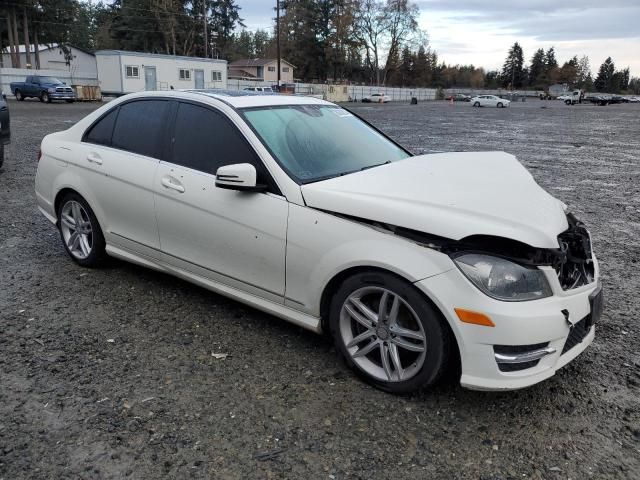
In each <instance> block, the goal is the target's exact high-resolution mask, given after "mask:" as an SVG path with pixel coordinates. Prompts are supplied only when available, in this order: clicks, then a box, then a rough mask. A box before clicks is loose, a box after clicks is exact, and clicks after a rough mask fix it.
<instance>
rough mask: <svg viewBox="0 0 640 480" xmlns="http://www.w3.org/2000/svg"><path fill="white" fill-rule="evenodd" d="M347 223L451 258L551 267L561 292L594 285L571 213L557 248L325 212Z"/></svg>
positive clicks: (583, 232) (586, 243) (587, 247)
mask: <svg viewBox="0 0 640 480" xmlns="http://www.w3.org/2000/svg"><path fill="white" fill-rule="evenodd" d="M326 213H330V214H332V215H336V216H339V217H342V218H345V219H347V220H351V221H356V222H358V223H362V224H366V225H369V226H371V227H373V228H375V229H376V230H380V231H383V232H387V233H391V234H393V235H397V236H399V237H404V238H406V239H408V240H411V241H414V242H416V243H418V244H420V245H422V246H424V247H427V248H432V249H435V250H438V251H441V252H442V253H445V254H447V255H450V256H455V255H456V254H458V253H461V252H465V253H469V252H477V253H488V254H491V255H495V256H499V257H504V258H506V259H509V260H512V261H514V262H517V263H520V264H521V265H527V266H532V267H533V266H552V267H553V268H554V270H555V271H556V273H557V274H558V279H559V281H560V285H561V286H562V289H563V290H571V289H573V288H578V287H580V286H582V285H587V284H589V283H591V282H593V280H594V277H595V269H594V264H593V257H592V251H591V236H590V235H589V231H588V230H587V229H586V227H585V225H584V224H583V223H582V222H581V221H579V220H578V219H577V218H576V217H575V216H574V215H573V214H572V213H568V214H567V222H568V224H569V228H568V229H567V230H565V231H564V232H562V233H561V234H560V235H558V248H557V249H550V248H549V249H546V248H535V247H531V246H530V245H526V244H524V243H522V242H518V241H516V240H511V239H509V238H503V237H494V236H489V235H472V236H469V237H466V238H463V239H462V240H452V239H449V238H444V237H440V236H437V235H432V234H429V233H423V232H418V231H415V230H411V229H408V228H404V227H398V226H395V225H389V224H386V223H380V222H376V221H372V220H366V219H362V218H356V217H351V216H348V215H342V214H337V213H334V212H326Z"/></svg>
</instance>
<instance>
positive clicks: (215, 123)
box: [171, 103, 264, 183]
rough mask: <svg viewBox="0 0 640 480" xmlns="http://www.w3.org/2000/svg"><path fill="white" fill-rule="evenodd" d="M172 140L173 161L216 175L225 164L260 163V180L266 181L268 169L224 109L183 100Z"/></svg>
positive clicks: (257, 164)
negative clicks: (213, 108) (265, 171)
mask: <svg viewBox="0 0 640 480" xmlns="http://www.w3.org/2000/svg"><path fill="white" fill-rule="evenodd" d="M172 143H173V152H172V155H171V158H172V160H171V161H172V163H175V164H177V165H182V166H185V167H188V168H191V169H194V170H199V171H201V172H205V173H210V174H212V175H215V173H216V171H217V170H218V168H219V167H222V166H224V165H232V164H234V163H250V164H251V165H253V166H255V167H256V170H257V172H258V177H259V178H258V181H259V183H262V182H264V169H263V166H262V163H261V162H260V161H259V159H258V158H257V155H256V153H255V152H254V150H253V148H252V147H251V146H250V145H249V144H248V143H247V141H246V140H245V139H244V137H243V136H242V134H241V133H240V131H239V130H238V129H237V127H236V126H235V125H233V124H232V123H231V122H230V121H229V120H228V119H227V118H226V117H225V116H224V115H223V114H221V113H218V112H215V111H213V110H211V109H209V108H206V107H201V106H198V105H193V104H190V103H181V104H180V105H179V106H178V112H177V114H176V121H175V128H174V135H173V142H172Z"/></svg>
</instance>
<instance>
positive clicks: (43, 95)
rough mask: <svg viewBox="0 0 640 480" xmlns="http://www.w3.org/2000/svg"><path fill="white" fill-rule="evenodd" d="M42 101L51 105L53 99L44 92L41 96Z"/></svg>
mask: <svg viewBox="0 0 640 480" xmlns="http://www.w3.org/2000/svg"><path fill="white" fill-rule="evenodd" d="M40 101H41V102H44V103H51V97H50V96H49V94H48V93H47V92H42V93H41V94H40Z"/></svg>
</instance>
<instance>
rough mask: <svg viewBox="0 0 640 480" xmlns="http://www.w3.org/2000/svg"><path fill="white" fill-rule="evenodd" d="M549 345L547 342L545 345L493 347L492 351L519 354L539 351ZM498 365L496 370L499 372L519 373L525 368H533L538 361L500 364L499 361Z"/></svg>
mask: <svg viewBox="0 0 640 480" xmlns="http://www.w3.org/2000/svg"><path fill="white" fill-rule="evenodd" d="M548 345H549V342H545V343H536V344H533V345H494V346H493V351H494V352H495V353H497V354H505V355H509V354H519V353H528V352H534V351H536V350H540V349H542V348H545V347H546V346H548ZM497 363H498V369H499V370H500V371H501V372H519V371H520V370H526V369H527V368H533V367H535V366H536V365H538V363H540V359H539V358H538V359H535V360H529V361H522V362H518V363H502V362H500V361H498V362H497Z"/></svg>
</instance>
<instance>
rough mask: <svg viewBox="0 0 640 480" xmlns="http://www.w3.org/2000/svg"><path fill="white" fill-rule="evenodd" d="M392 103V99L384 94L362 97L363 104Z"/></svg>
mask: <svg viewBox="0 0 640 480" xmlns="http://www.w3.org/2000/svg"><path fill="white" fill-rule="evenodd" d="M390 101H391V97H388V96H387V95H385V94H384V93H373V94H371V95H369V96H368V97H362V103H388V102H390Z"/></svg>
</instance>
